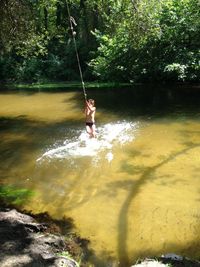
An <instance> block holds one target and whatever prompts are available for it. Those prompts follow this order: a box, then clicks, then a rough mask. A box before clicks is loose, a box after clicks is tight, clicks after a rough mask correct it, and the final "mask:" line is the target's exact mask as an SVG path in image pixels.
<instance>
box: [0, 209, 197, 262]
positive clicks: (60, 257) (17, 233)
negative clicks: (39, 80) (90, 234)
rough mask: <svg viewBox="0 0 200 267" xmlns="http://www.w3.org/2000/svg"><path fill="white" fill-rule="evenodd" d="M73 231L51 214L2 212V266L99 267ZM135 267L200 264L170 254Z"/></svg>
mask: <svg viewBox="0 0 200 267" xmlns="http://www.w3.org/2000/svg"><path fill="white" fill-rule="evenodd" d="M71 228H72V222H71V221H70V220H69V219H63V220H60V221H57V220H53V219H52V218H50V217H49V215H48V214H47V213H44V214H39V215H32V214H27V213H21V212H19V211H17V210H16V209H2V210H0V240H1V242H0V267H92V266H93V267H95V266H94V265H93V264H91V263H89V262H87V256H88V255H89V254H91V251H89V249H88V248H87V246H88V243H89V241H88V240H85V239H81V238H80V237H78V236H76V235H75V234H74V233H72V232H70V229H71ZM109 266H110V267H114V266H115V267H116V265H109ZM123 267H128V266H123ZM131 267H200V262H199V261H194V260H190V259H188V258H184V257H182V256H178V255H175V254H167V255H164V256H163V257H160V258H155V259H144V260H141V261H140V262H138V263H137V264H135V265H132V266H131Z"/></svg>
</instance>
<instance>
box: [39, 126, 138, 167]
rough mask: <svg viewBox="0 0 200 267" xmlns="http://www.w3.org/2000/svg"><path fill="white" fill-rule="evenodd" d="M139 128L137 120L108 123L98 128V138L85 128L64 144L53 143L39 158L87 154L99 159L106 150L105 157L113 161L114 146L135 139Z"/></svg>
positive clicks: (78, 156) (96, 159) (73, 156)
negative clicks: (91, 136)
mask: <svg viewBox="0 0 200 267" xmlns="http://www.w3.org/2000/svg"><path fill="white" fill-rule="evenodd" d="M137 128H138V123H136V122H127V121H122V122H117V123H108V124H105V125H104V126H101V127H99V128H98V129H97V132H98V134H97V138H89V136H88V134H87V133H86V132H85V130H81V131H79V132H77V136H74V137H73V138H68V139H66V140H65V141H64V142H63V144H62V145H59V146H57V145H56V144H54V145H53V148H52V149H49V150H47V151H46V152H44V154H43V155H42V156H41V157H39V158H38V159H37V162H41V161H42V160H45V159H49V160H51V159H66V158H81V157H85V156H87V157H88V156H89V157H94V156H97V157H95V161H98V155H99V153H100V152H104V157H105V159H107V160H108V161H109V162H110V161H112V159H113V157H114V154H113V146H114V145H123V144H125V143H127V142H131V141H132V140H133V139H134V134H133V133H134V131H136V129H137Z"/></svg>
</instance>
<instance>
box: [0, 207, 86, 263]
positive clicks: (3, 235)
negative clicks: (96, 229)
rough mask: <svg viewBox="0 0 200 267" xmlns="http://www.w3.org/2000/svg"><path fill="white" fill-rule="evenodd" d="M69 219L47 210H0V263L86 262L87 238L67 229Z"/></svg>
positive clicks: (69, 226)
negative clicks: (47, 212)
mask: <svg viewBox="0 0 200 267" xmlns="http://www.w3.org/2000/svg"><path fill="white" fill-rule="evenodd" d="M71 224H72V222H71V221H70V219H63V220H60V221H58V220H53V219H52V218H50V217H49V216H48V214H46V213H45V214H38V215H35V216H34V215H30V214H26V213H21V212H19V211H17V210H16V209H8V208H3V209H1V210H0V240H1V243H0V266H1V267H16V266H18V267H22V266H23V267H24V266H30V267H31V266H38V267H40V266H41V267H42V266H45V267H46V266H48V267H61V266H67V267H79V266H84V267H87V266H89V265H88V264H87V262H86V257H87V255H86V254H87V253H88V252H89V250H88V248H87V245H88V240H84V239H81V238H80V237H78V236H77V235H76V234H75V233H73V232H71V231H70V229H71V227H72V225H71Z"/></svg>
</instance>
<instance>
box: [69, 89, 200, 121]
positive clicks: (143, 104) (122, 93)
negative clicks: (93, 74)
mask: <svg viewBox="0 0 200 267" xmlns="http://www.w3.org/2000/svg"><path fill="white" fill-rule="evenodd" d="M87 95H88V98H93V99H95V101H96V107H97V108H98V110H103V111H107V112H113V113H114V114H117V115H118V116H120V115H121V116H122V117H124V116H139V117H140V116H142V117H143V116H144V117H150V116H155V117H156V118H157V117H162V116H165V117H168V116H170V117H175V118H176V117H179V119H181V118H183V117H184V116H193V115H194V114H197V113H200V106H199V104H200V98H199V96H200V90H194V89H192V88H190V87H183V86H171V87H169V86H164V85H160V86H158V85H156V86H154V85H136V86H133V87H128V88H113V89H112V88H109V89H108V88H107V89H106V88H104V89H99V88H93V89H88V94H87ZM73 100H76V101H77V104H78V106H80V105H82V102H83V99H82V96H81V95H79V97H77V96H76V97H74V99H73Z"/></svg>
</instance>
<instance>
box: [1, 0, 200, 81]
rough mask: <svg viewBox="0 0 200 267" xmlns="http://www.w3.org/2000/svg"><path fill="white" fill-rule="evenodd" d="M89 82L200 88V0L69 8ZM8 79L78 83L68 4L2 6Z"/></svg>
mask: <svg viewBox="0 0 200 267" xmlns="http://www.w3.org/2000/svg"><path fill="white" fill-rule="evenodd" d="M68 3H69V7H70V12H71V15H72V16H73V18H74V19H75V22H76V23H77V26H75V23H74V24H73V25H74V29H75V31H76V42H77V47H78V51H79V55H80V59H81V65H82V68H83V71H84V78H85V79H87V80H91V79H95V80H105V81H116V80H117V81H125V82H130V81H133V82H134V81H142V82H144V81H158V80H159V81H199V79H200V41H199V40H200V39H199V36H200V2H199V0H160V1H157V0H107V1H102V0H96V1H94V0H74V1H70V2H69V1H68ZM0 15H1V20H0V26H1V27H0V79H1V80H17V81H29V82H30V81H45V80H68V81H69V80H78V79H79V72H78V66H77V62H76V56H75V52H74V46H73V41H72V35H71V31H70V27H69V17H68V13H67V2H66V0H48V1H47V0H15V1H14V0H2V1H1V3H0Z"/></svg>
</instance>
